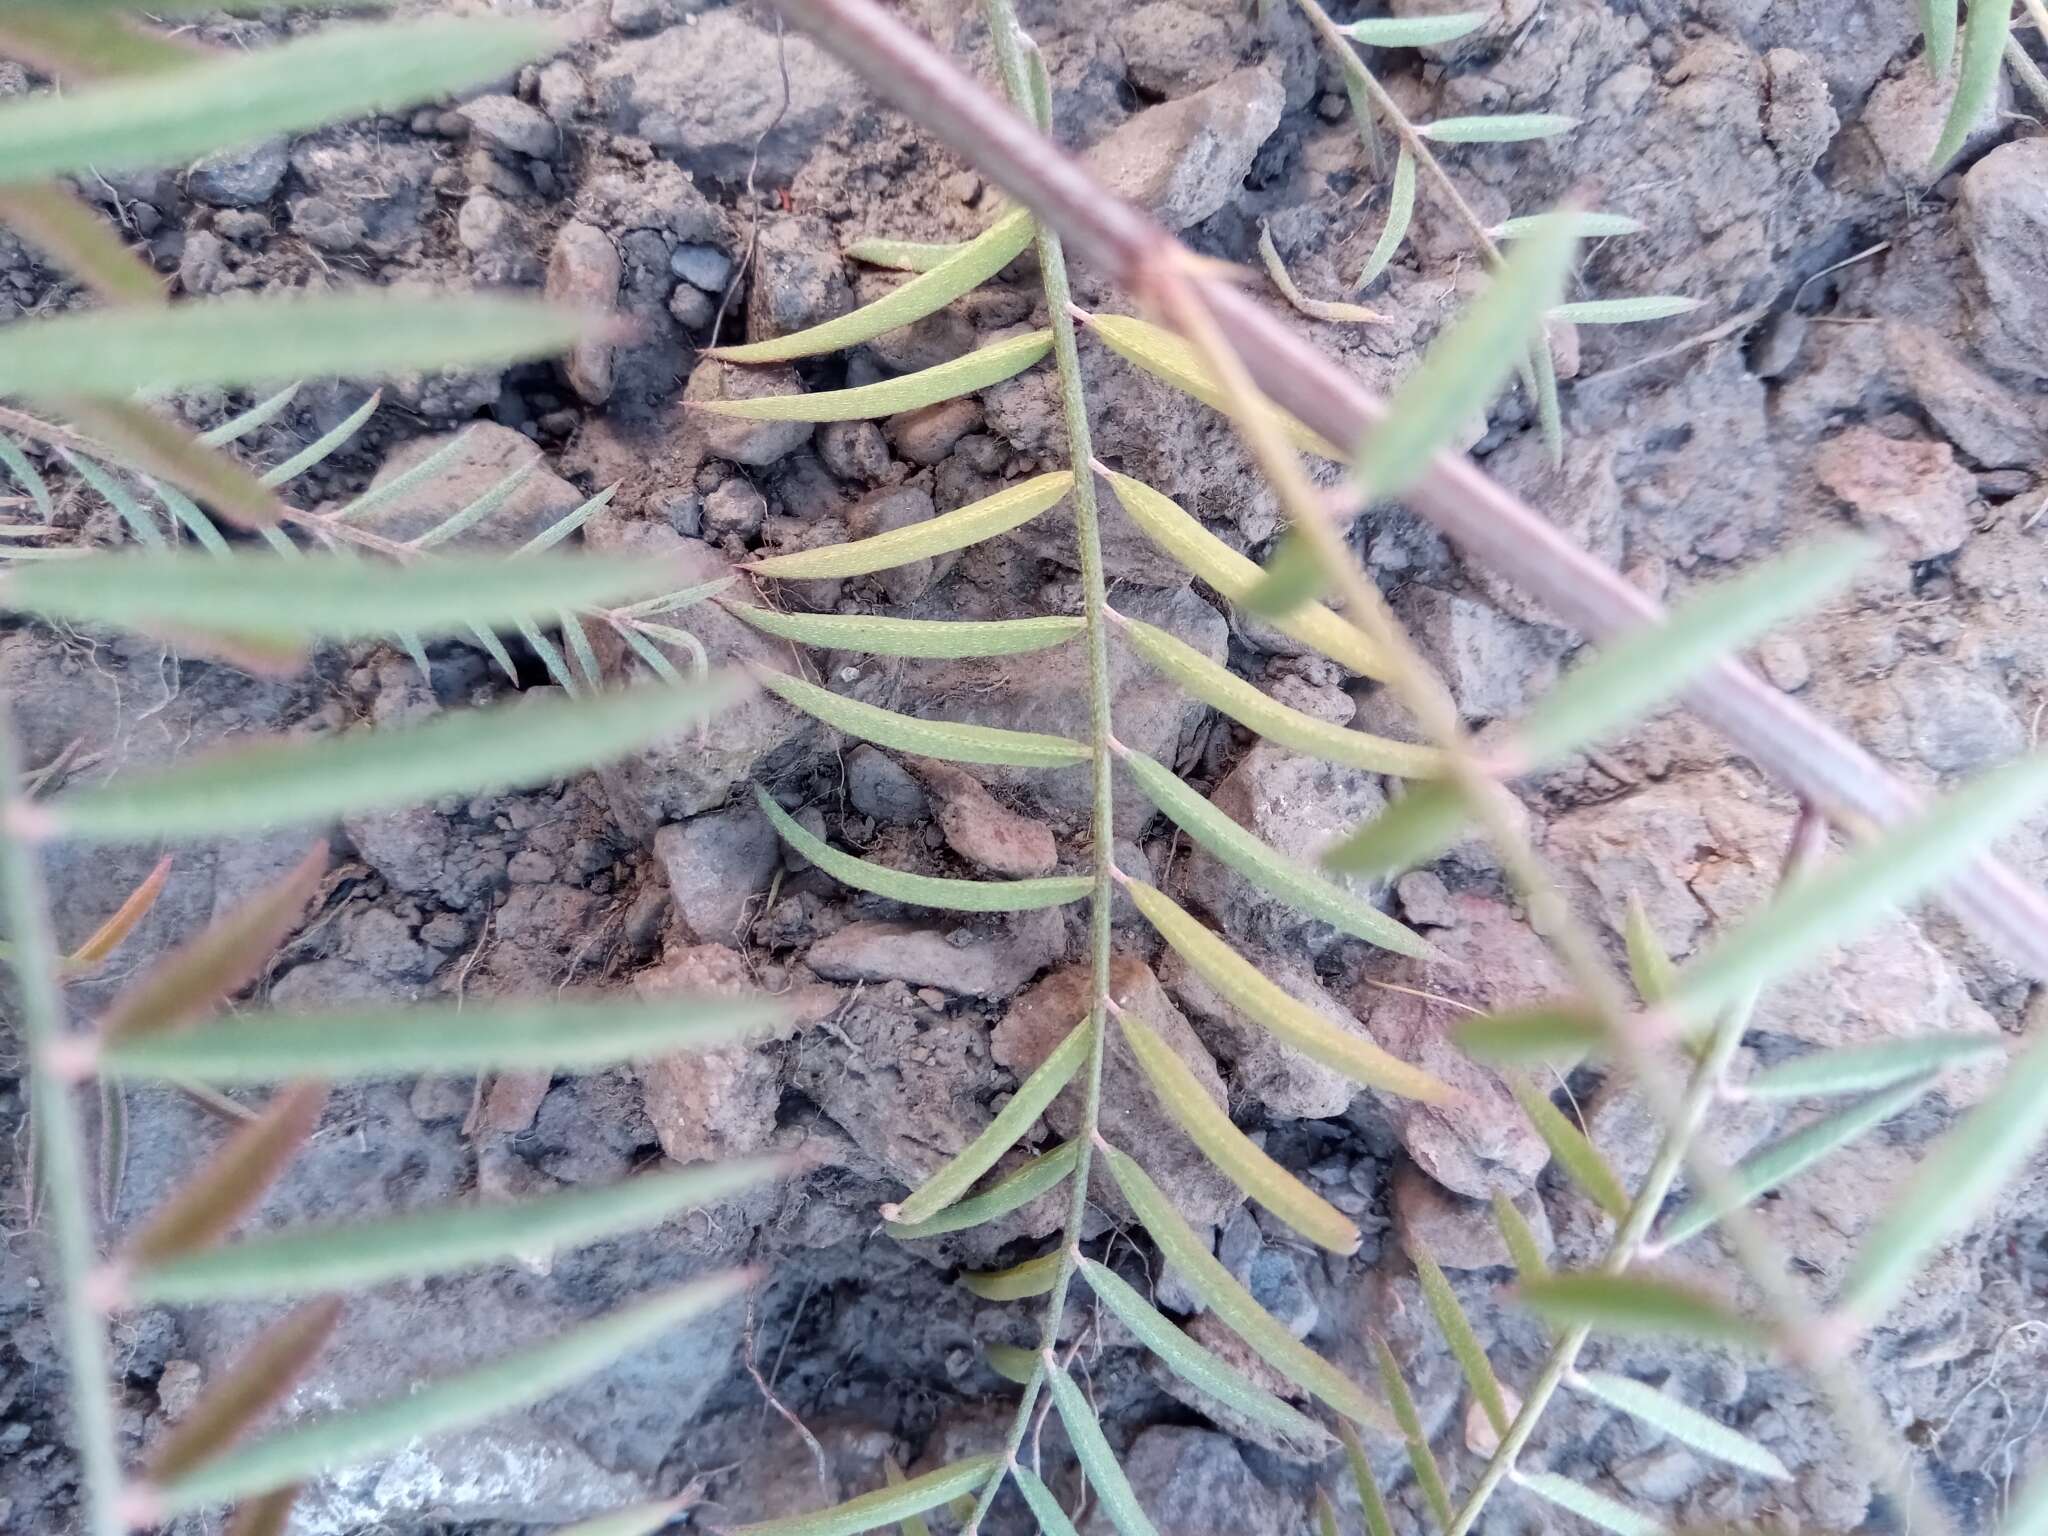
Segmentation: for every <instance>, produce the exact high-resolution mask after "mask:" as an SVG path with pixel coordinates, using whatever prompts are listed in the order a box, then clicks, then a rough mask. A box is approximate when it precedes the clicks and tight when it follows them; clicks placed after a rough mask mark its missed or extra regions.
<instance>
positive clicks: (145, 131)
mask: <svg viewBox="0 0 2048 1536" xmlns="http://www.w3.org/2000/svg"><path fill="white" fill-rule="evenodd" d="M556 41H557V40H556V34H555V33H554V31H553V30H552V29H551V28H548V27H545V26H541V25H538V24H536V23H532V22H512V21H490V22H484V21H442V20H432V21H420V22H411V23H406V24H400V25H389V26H384V25H380V26H340V27H330V28H328V29H326V30H325V31H321V32H317V33H314V34H312V35H311V36H308V37H304V38H301V39H299V40H297V41H294V42H290V43H286V44H284V45H282V46H281V47H276V48H263V49H254V50H249V51H242V50H231V51H227V52H223V53H220V54H217V55H214V56H212V57H211V58H202V59H200V60H199V61H197V62H194V63H192V64H190V65H187V66H186V67H185V68H183V69H179V70H176V71H173V72H171V73H168V74H163V75H156V76H148V77H142V78H126V79H121V80H117V81H110V82H108V83H106V84H102V85H96V86H88V87H86V88H84V89H81V90H73V91H67V92H65V93H63V94H62V95H54V96H34V97H29V98H26V99H19V100H17V101H15V102H13V103H11V104H9V105H8V106H7V107H6V108H5V109H0V183H18V182H35V181H47V180H49V179H50V178H52V177H55V176H63V175H69V174H73V173H90V172H93V171H97V172H99V173H100V174H102V175H114V174H116V173H118V172H122V171H133V170H141V169H144V168H146V167H149V166H163V165H184V164H186V163H188V162H190V161H193V160H196V159H198V158H200V157H201V156H202V155H205V154H208V153H210V152H211V151H213V150H216V149H226V148H232V147H235V146H239V145H245V144H253V143H255V142H256V141H257V140H259V139H264V138H268V137H270V136H272V135H274V134H281V133H289V132H291V131H293V130H295V129H302V128H312V127H316V126H318V125H319V124H321V123H327V122H334V121H338V120H340V119H343V118H352V117H360V116H363V115H365V114H367V113H372V112H376V111H380V110H383V109H387V108H395V107H409V106H412V105H414V104H415V103H417V102H420V101H426V100H430V99H432V98H434V97H437V96H446V95H450V94H453V93H454V92H457V91H460V90H462V89H464V88H465V87H469V86H474V85H481V84H483V83H484V82H485V81H487V80H493V79H496V78H497V77H498V76H500V75H503V74H506V73H508V72H510V71H511V70H513V69H515V68H516V67H517V66H519V65H520V64H523V63H525V62H526V61H527V60H529V59H532V58H534V57H536V56H538V55H541V54H545V53H547V52H548V51H549V50H550V49H551V48H553V47H554V46H556Z"/></svg>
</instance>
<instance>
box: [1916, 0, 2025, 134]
mask: <svg viewBox="0 0 2048 1536" xmlns="http://www.w3.org/2000/svg"><path fill="white" fill-rule="evenodd" d="M1951 19H1953V18H1951ZM2011 34H2012V7H2011V6H2010V5H1996V4H1972V5H1971V7H1970V16H1969V19H1968V20H1967V21H1965V22H1964V23H1963V68H1962V73H1961V75H1960V76H1959V77H1958V79H1957V81H1956V95H1955V100H1954V101H1952V102H1950V103H1949V109H1948V117H1947V119H1946V120H1945V121H1944V122H1943V123H1942V125H1941V139H1940V141H1939V142H1938V143H1936V144H1935V146H1934V153H1933V154H1931V155H1929V156H1928V157H1927V167H1928V169H1929V170H1935V169H1937V168H1939V167H1941V166H1943V165H1946V164H1947V163H1948V162H1949V160H1950V159H1951V158H1952V157H1953V156H1954V155H1955V153H1956V151H1957V150H1959V149H1961V148H1962V147H1963V140H1964V139H1966V138H1968V137H1969V134H1970V125H1971V124H1972V123H1974V122H1976V121H1977V119H1978V117H1979V116H1980V115H1981V114H1982V113H1983V111H1984V104H1985V103H1986V102H1988V101H1989V100H1990V99H1991V96H1992V93H1993V92H1994V91H1995V90H1996V89H1997V88H1998V61H1999V58H2000V57H2001V56H2002V55H2003V54H2004V52H2005V40H2006V38H2008V37H2009V36H2011Z"/></svg>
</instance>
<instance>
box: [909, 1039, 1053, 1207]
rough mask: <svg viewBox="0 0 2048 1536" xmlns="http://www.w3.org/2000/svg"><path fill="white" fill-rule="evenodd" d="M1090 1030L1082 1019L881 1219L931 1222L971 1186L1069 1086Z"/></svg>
mask: <svg viewBox="0 0 2048 1536" xmlns="http://www.w3.org/2000/svg"><path fill="white" fill-rule="evenodd" d="M1092 1043H1093V1028H1092V1026H1091V1024H1090V1022H1089V1021H1088V1020H1086V1019H1083V1020H1082V1021H1081V1022H1080V1023H1079V1024H1077V1025H1075V1026H1074V1027H1073V1028H1072V1029H1071V1030H1069V1031H1067V1036H1066V1038H1065V1039H1064V1040H1062V1041H1060V1043H1059V1044H1058V1045H1056V1046H1054V1047H1053V1049H1052V1054H1051V1055H1049V1056H1047V1057H1046V1058H1045V1060H1044V1061H1042V1062H1040V1063H1039V1064H1038V1066H1037V1068H1036V1069H1034V1070H1033V1072H1032V1073H1031V1075H1030V1076H1029V1077H1027V1078H1025V1079H1024V1081H1023V1082H1022V1083H1020V1084H1019V1085H1018V1087H1017V1091H1016V1092H1015V1093H1013V1094H1011V1095H1010V1102H1009V1103H1007V1104H1005V1105H1004V1106H1003V1107H1002V1109H1001V1110H999V1111H998V1112H997V1113H996V1117H995V1119H993V1120H991V1121H990V1122H989V1123H988V1128H987V1129H986V1130H984V1131H983V1132H982V1133H981V1134H980V1135H979V1136H977V1137H975V1138H974V1140H973V1141H971V1142H969V1143H968V1144H967V1145H966V1147H964V1148H963V1149H962V1150H961V1151H959V1152H958V1153H956V1154H955V1155H954V1157H953V1159H952V1161H951V1162H949V1163H947V1164H946V1166H945V1167H943V1168H941V1169H940V1170H939V1171H938V1172H937V1173H935V1174H933V1175H932V1176H931V1177H930V1178H929V1179H927V1180H925V1182H924V1183H923V1184H922V1185H921V1186H920V1187H919V1188H918V1190H917V1192H916V1193H915V1194H913V1195H910V1196H908V1197H906V1198H905V1199H904V1200H902V1201H901V1202H900V1203H899V1204H897V1205H896V1206H895V1207H894V1208H893V1209H891V1208H888V1207H884V1209H883V1212H882V1214H883V1216H884V1217H886V1218H887V1219H888V1220H890V1221H894V1222H900V1223H901V1224H902V1225H904V1226H916V1225H918V1224H919V1223H921V1222H926V1221H929V1220H930V1219H931V1218H932V1217H934V1216H936V1215H938V1214H939V1212H940V1211H943V1210H944V1209H945V1208H946V1207H947V1206H949V1205H951V1204H952V1203H953V1202H954V1201H955V1200H958V1199H959V1198H960V1197H961V1196H962V1195H964V1194H966V1193H967V1191H968V1190H969V1189H970V1188H972V1187H973V1185H974V1181H975V1180H976V1179H978V1178H980V1177H981V1176H982V1175H983V1174H984V1173H987V1172H988V1171H989V1169H991V1168H993V1167H994V1166H995V1165H996V1162H997V1160H998V1159H999V1158H1001V1157H1002V1155H1003V1154H1004V1153H1005V1152H1007V1151H1009V1150H1010V1148H1011V1147H1013V1146H1015V1145H1016V1143H1017V1139H1018V1138H1019V1137H1020V1136H1022V1135H1023V1134H1024V1133H1025V1132H1026V1131H1028V1130H1030V1129H1031V1127H1032V1126H1033V1125H1035V1124H1036V1123H1037V1122H1038V1117H1039V1116H1040V1115H1042V1114H1044V1113H1045V1108H1046V1106H1047V1105H1048V1104H1050V1103H1052V1101H1053V1100H1054V1099H1056V1098H1058V1097H1059V1092H1060V1090H1061V1089H1062V1088H1064V1087H1066V1086H1067V1084H1068V1083H1069V1082H1070V1081H1072V1079H1073V1076H1074V1074H1075V1073H1076V1072H1078V1071H1080V1069H1081V1063H1082V1062H1084V1061H1086V1060H1087V1059H1088V1051H1089V1047H1090V1045H1091V1044H1092Z"/></svg>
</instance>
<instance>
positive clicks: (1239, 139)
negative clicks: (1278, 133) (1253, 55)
mask: <svg viewBox="0 0 2048 1536" xmlns="http://www.w3.org/2000/svg"><path fill="white" fill-rule="evenodd" d="M1285 104H1286V92H1285V90H1284V89H1283V88H1282V86H1281V84H1280V80H1279V77H1278V76H1277V75H1275V74H1273V73H1272V72H1271V71H1270V70H1267V69H1265V68H1256V69H1241V70H1238V71H1237V72H1236V73H1234V74H1231V75H1228V76H1226V77H1224V78H1223V79H1222V80H1219V81H1217V82H1216V84H1214V85H1212V86H1210V87H1208V88H1207V89H1206V90H1201V91H1197V92H1195V94H1194V95H1192V96H1183V97H1181V98H1180V99H1179V100H1178V101H1168V102H1162V103H1161V104H1160V105H1158V106H1156V107H1148V108H1147V109H1146V110H1145V111H1143V112H1140V113H1139V114H1138V115H1137V116H1135V117H1133V118H1131V119H1130V120H1129V121H1128V122H1126V123H1124V124H1123V126H1122V127H1120V128H1118V129H1117V130H1116V131H1115V132H1113V133H1112V134H1110V136H1109V137H1108V138H1106V139H1104V140H1103V141H1102V142H1101V143H1099V144H1097V145H1095V146H1094V147H1093V148H1091V149H1090V150H1089V151H1088V152H1087V154H1086V156H1085V157H1084V158H1085V159H1086V160H1087V163H1088V165H1089V166H1090V168H1091V169H1093V170H1094V171H1095V172H1096V174H1097V175H1099V176H1100V177H1102V178H1103V180H1104V181H1105V182H1107V183H1108V185H1109V187H1110V190H1111V191H1113V192H1115V193H1117V194H1118V195H1119V196H1121V197H1126V198H1129V199H1131V200H1132V201H1133V202H1136V203H1139V204H1141V205H1142V206H1143V207H1145V208H1147V209H1149V210H1150V211H1151V212H1152V213H1153V214H1154V215H1156V216H1157V217H1158V218H1159V220H1160V222H1162V223H1163V224H1165V225H1166V227H1167V228H1168V229H1175V230H1178V229H1186V228H1187V227H1188V226H1189V225H1190V224H1199V223H1201V221H1202V220H1204V219H1206V218H1208V217H1209V215H1210V214H1212V213H1214V212H1216V210H1217V209H1219V208H1221V207H1222V206H1223V205H1224V204H1225V203H1226V202H1228V201H1229V200H1230V197H1231V195H1232V194H1233V193H1234V192H1236V190H1237V189H1238V187H1239V186H1240V185H1241V184H1242V183H1243V181H1244V178H1245V173H1246V172H1248V171H1249V170H1250V169H1251V167H1252V159H1253V157H1254V156H1255V155H1257V154H1258V152H1259V149H1260V147H1261V146H1262V145H1263V144H1264V143H1265V142H1266V140H1267V139H1269V138H1271V137H1272V135H1273V130H1274V129H1276V128H1278V127H1279V126H1280V112H1281V109H1282V107H1283V106H1284V105H1285Z"/></svg>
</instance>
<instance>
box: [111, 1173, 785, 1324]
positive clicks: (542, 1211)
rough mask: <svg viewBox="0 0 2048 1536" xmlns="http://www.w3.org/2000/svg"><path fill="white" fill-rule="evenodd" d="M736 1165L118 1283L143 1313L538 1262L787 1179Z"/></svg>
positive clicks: (192, 1258) (443, 1210)
mask: <svg viewBox="0 0 2048 1536" xmlns="http://www.w3.org/2000/svg"><path fill="white" fill-rule="evenodd" d="M787 1167H788V1165H787V1164H786V1163H785V1162H783V1161H781V1160H779V1159H776V1158H744V1159H739V1160H736V1161H733V1162H729V1163H713V1164H707V1165H704V1166H701V1167H695V1168H685V1169H681V1170H678V1171H675V1172H669V1173H652V1174H641V1175H637V1176H635V1177H633V1178H629V1179H622V1180H620V1181H619V1182H618V1183H616V1184H610V1185H604V1186H600V1187H594V1188H588V1189H576V1190H570V1191H566V1192H564V1193H561V1194H553V1195H545V1196H542V1197H540V1198H538V1199H533V1200H522V1201H516V1202H511V1203H506V1204H499V1203H496V1202H492V1203H489V1204H485V1203H480V1202H469V1203H465V1204H462V1205H457V1206H452V1207H435V1208H430V1209H427V1210H420V1211H408V1212H406V1213H404V1214H403V1215H398V1216H389V1217H385V1218H383V1219H382V1220H378V1221H368V1222H333V1223H323V1224H320V1225H314V1226H294V1227H286V1228H283V1229H282V1230H279V1231H276V1232H269V1233H264V1234H261V1235H258V1236H255V1237H249V1238H244V1239H243V1240H242V1241H240V1242H237V1243H229V1244H226V1245H223V1246H221V1247H217V1248H209V1249H206V1250H205V1251H203V1252H198V1253H189V1254H185V1255H183V1256H181V1257H175V1258H169V1259H165V1260H163V1261H161V1262H148V1263H143V1264H141V1265H140V1267H139V1268H137V1269H135V1270H134V1271H133V1272H132V1273H131V1274H129V1275H127V1276H126V1277H124V1284H125V1289H126V1293H127V1294H128V1295H129V1296H131V1297H132V1298H133V1299H134V1300H136V1301H137V1302H139V1303H143V1304H146V1305H153V1306H191V1305H196V1304H198V1303H201V1302H217V1301H250V1300H257V1299H262V1298H269V1297H277V1296H303V1295H308V1294H312V1293H316V1292H319V1291H328V1290H334V1291H342V1290H363V1289H367V1288H368V1287H370V1286H373V1285H382V1284H385V1283H387V1282H389V1281H392V1280H417V1279H421V1278H424V1277H427V1276H431V1275H445V1274H450V1273H453V1272H455V1271H457V1270H462V1269H469V1268H473V1267H474V1266H476V1265H479V1264H490V1263H495V1262H498V1261H500V1260H504V1259H510V1258H515V1257H517V1258H521V1259H529V1258H535V1257H544V1256H546V1255H548V1254H551V1253H560V1252H564V1251H566V1250H568V1249H571V1248H575V1247H579V1246H581V1245H582V1244H585V1243H593V1242H597V1241H599V1240H600V1239H603V1238H607V1237H614V1236H617V1235H619V1234H620V1233H625V1232H635V1231H641V1230H644V1229H645V1228H648V1227H652V1226H656V1225H659V1224H660V1223H661V1222H663V1221H666V1220H667V1219H668V1218H669V1217H671V1216H674V1215H676V1214H677V1213H679V1212H681V1211H686V1210H691V1209H694V1208H695V1207H698V1206H702V1205H707V1204H710V1203H711V1202H713V1201H715V1200H721V1199H724V1198H725V1197H726V1196H727V1195H730V1194H734V1193H736V1192H737V1191H739V1190H742V1189H747V1188H749V1187H751V1186H753V1185H755V1184H758V1183H760V1182H762V1181H763V1180H764V1179H769V1178H772V1177H774V1176H775V1175H777V1174H778V1173H781V1172H783V1171H785V1169H786V1168H787Z"/></svg>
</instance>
